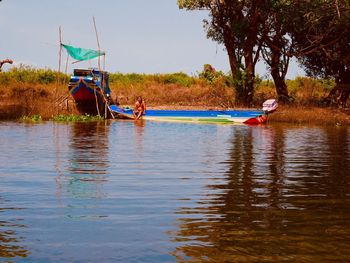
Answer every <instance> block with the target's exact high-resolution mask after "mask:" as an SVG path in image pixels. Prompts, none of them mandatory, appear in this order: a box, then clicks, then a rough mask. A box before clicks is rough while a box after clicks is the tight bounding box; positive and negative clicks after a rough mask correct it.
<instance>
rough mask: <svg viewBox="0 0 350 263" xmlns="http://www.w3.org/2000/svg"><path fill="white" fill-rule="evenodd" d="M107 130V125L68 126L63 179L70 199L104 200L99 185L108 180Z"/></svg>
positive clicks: (81, 124) (75, 124)
mask: <svg viewBox="0 0 350 263" xmlns="http://www.w3.org/2000/svg"><path fill="white" fill-rule="evenodd" d="M109 127H110V123H109V122H88V123H81V122H76V123H72V126H71V132H70V137H69V140H70V141H69V154H68V166H67V168H66V170H67V172H68V174H66V175H65V178H64V179H65V188H66V190H67V192H68V193H70V194H71V195H72V196H73V197H76V198H89V197H93V198H103V197H105V192H104V190H103V185H104V184H105V182H107V180H108V177H107V174H108V168H109V156H108V155H109V148H108V140H109ZM60 177H61V178H62V176H60ZM61 183H62V182H61ZM60 188H62V187H60Z"/></svg>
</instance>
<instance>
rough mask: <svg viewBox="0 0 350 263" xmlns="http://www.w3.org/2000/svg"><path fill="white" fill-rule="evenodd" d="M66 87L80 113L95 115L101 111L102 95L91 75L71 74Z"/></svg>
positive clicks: (103, 103) (103, 105)
mask: <svg viewBox="0 0 350 263" xmlns="http://www.w3.org/2000/svg"><path fill="white" fill-rule="evenodd" d="M68 89H69V92H70V94H71V95H72V97H73V99H74V101H75V104H76V107H77V109H78V111H79V112H80V113H82V114H91V115H97V114H101V113H102V112H103V110H104V107H105V101H104V95H103V93H102V91H101V88H100V85H99V83H97V82H96V80H95V79H94V78H93V77H91V76H72V77H71V79H70V82H69V87H68Z"/></svg>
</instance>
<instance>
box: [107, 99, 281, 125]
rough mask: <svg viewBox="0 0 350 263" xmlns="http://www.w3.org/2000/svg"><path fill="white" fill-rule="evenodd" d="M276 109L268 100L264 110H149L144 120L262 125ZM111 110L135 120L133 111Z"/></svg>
mask: <svg viewBox="0 0 350 263" xmlns="http://www.w3.org/2000/svg"><path fill="white" fill-rule="evenodd" d="M276 108H277V102H276V101H275V100H268V101H266V102H265V103H264V106H263V110H147V111H146V113H145V114H144V115H143V116H142V118H143V119H145V120H152V121H180V122H199V123H244V124H262V123H265V122H266V121H267V115H268V113H271V112H273V111H274V110H276ZM110 109H111V110H112V111H113V112H114V113H115V115H116V116H117V117H118V118H121V119H134V116H133V110H132V109H129V108H125V109H123V108H120V107H118V106H116V105H111V106H110Z"/></svg>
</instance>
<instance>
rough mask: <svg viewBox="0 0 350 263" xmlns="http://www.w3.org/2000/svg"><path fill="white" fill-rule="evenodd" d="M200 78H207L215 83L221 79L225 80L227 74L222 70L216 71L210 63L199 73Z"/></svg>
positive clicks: (211, 82)
mask: <svg viewBox="0 0 350 263" xmlns="http://www.w3.org/2000/svg"><path fill="white" fill-rule="evenodd" d="M199 78H201V79H205V80H206V81H207V82H209V83H210V84H213V83H216V82H217V81H219V80H223V79H224V78H225V74H224V73H223V72H222V71H216V70H215V68H214V67H213V66H212V65H210V64H204V66H203V71H202V72H200V73H199Z"/></svg>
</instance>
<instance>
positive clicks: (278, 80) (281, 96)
mask: <svg viewBox="0 0 350 263" xmlns="http://www.w3.org/2000/svg"><path fill="white" fill-rule="evenodd" d="M274 68H275V67H271V76H272V78H273V81H274V83H275V86H276V92H277V97H278V102H281V103H289V102H290V98H289V95H288V89H287V84H286V82H285V79H284V78H283V77H281V75H280V73H279V71H278V69H276V70H274Z"/></svg>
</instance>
